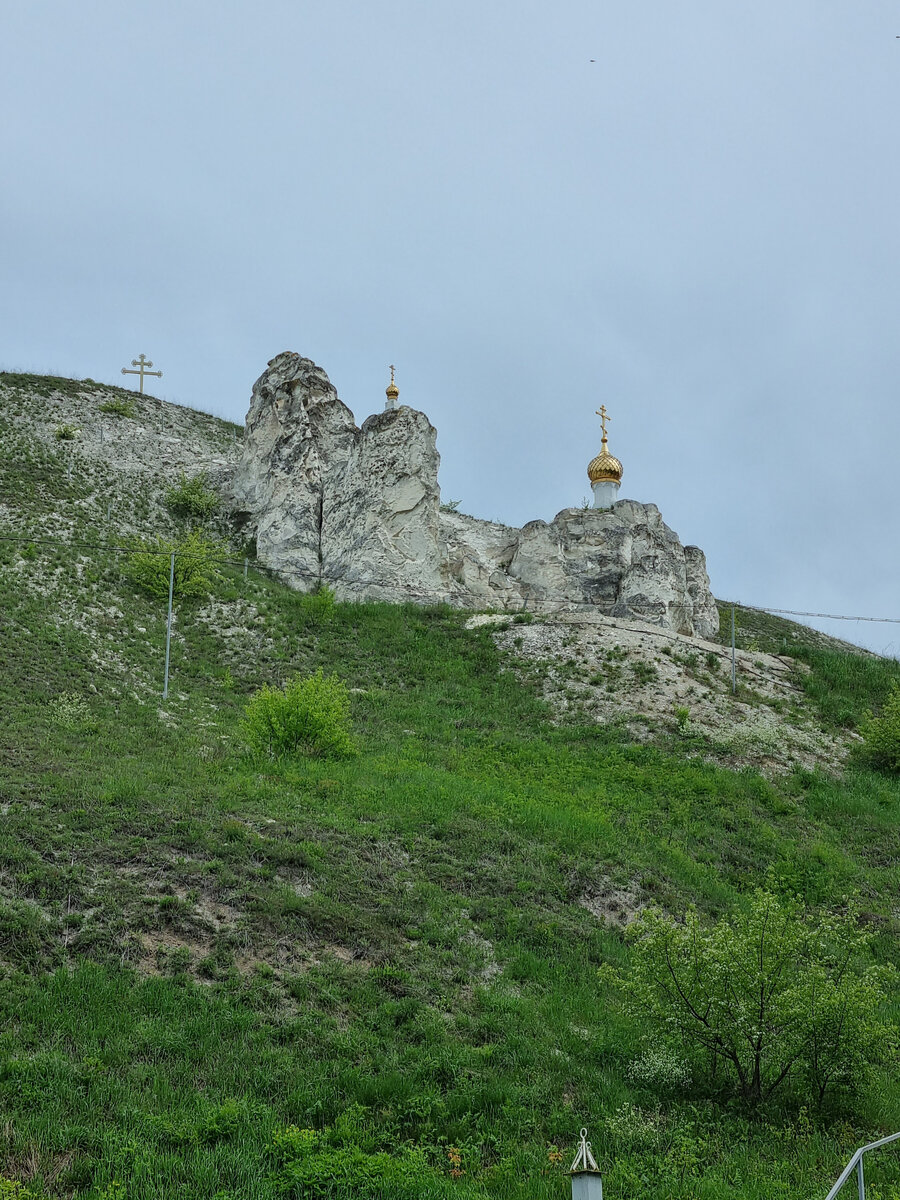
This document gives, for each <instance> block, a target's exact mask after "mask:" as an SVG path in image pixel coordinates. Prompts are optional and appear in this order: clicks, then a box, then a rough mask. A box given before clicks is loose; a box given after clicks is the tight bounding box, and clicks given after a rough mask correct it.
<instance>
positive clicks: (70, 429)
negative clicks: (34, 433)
mask: <svg viewBox="0 0 900 1200" xmlns="http://www.w3.org/2000/svg"><path fill="white" fill-rule="evenodd" d="M79 433H80V430H78V429H76V428H75V426H74V425H57V427H56V430H55V435H54V436H55V437H56V440H57V441H58V442H71V441H74V439H75V438H77V437H78V434H79Z"/></svg>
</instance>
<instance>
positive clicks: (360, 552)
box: [230, 353, 718, 637]
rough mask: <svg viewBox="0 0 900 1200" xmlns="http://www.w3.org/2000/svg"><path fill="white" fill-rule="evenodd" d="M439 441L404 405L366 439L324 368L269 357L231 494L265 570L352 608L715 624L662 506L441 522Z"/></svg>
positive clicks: (702, 627) (696, 629) (370, 425)
mask: <svg viewBox="0 0 900 1200" xmlns="http://www.w3.org/2000/svg"><path fill="white" fill-rule="evenodd" d="M436 437H437V435H436V431H435V429H434V427H433V426H432V425H431V423H430V422H429V420H428V418H427V417H426V416H425V415H424V413H421V412H417V411H416V410H415V409H412V408H409V407H407V406H406V405H401V406H400V407H399V408H396V409H393V410H390V411H387V412H382V413H377V414H375V415H374V416H371V417H369V418H368V419H367V420H366V421H365V422H364V423H363V425H362V427H361V428H358V427H357V426H356V424H355V422H354V420H353V414H352V413H351V412H350V410H349V409H348V408H347V407H346V405H344V404H343V403H342V402H341V401H340V400H339V399H338V396H337V393H336V392H335V390H334V388H333V387H332V385H331V383H330V382H329V380H328V377H327V375H326V374H325V372H324V371H322V370H321V369H320V368H319V367H317V366H316V365H315V363H313V362H311V361H310V360H309V359H307V358H302V357H301V356H300V355H298V354H292V353H284V354H280V355H278V357H277V358H273V359H272V361H271V362H270V363H269V365H268V369H267V370H266V371H265V372H264V374H263V375H262V376H261V377H260V379H258V380H257V382H256V384H255V385H254V388H253V395H252V397H251V402H250V411H249V413H248V415H247V424H246V433H245V440H244V451H243V455H242V458H241V460H240V463H239V465H238V467H237V470H236V472H235V474H234V476H233V479H232V481H231V485H230V486H231V493H232V499H233V503H234V505H235V507H236V508H238V509H241V510H243V511H244V513H245V514H246V519H247V520H248V522H249V524H250V526H251V527H252V528H253V529H254V530H255V533H256V540H257V553H258V555H259V558H260V560H261V561H262V562H264V563H266V564H267V565H269V566H270V567H272V568H274V569H275V570H277V571H278V572H279V573H280V574H281V575H282V576H283V577H284V578H285V579H286V580H287V581H288V582H290V583H292V584H293V585H294V586H296V587H299V588H304V589H306V588H310V587H313V586H315V584H316V583H318V582H319V581H320V580H321V581H324V582H326V583H328V585H329V586H330V587H332V588H333V589H334V590H335V592H336V593H337V595H338V596H339V597H340V598H343V599H383V600H392V601H399V600H416V601H422V602H430V601H445V602H447V603H450V604H453V605H457V606H459V607H467V608H485V607H500V608H508V609H511V610H517V609H521V608H523V607H527V608H530V609H532V610H535V611H580V610H584V609H587V608H588V607H590V608H594V609H595V610H596V611H599V612H602V613H605V614H607V615H610V616H618V617H630V618H636V619H639V620H643V621H647V622H649V623H651V624H655V625H660V626H663V627H665V628H668V629H674V630H676V631H677V632H680V633H686V634H696V635H698V636H702V637H707V636H709V635H710V634H712V633H714V632H715V631H716V630H717V629H718V613H717V611H716V607H715V603H714V601H713V598H712V594H711V593H710V590H709V578H708V576H707V574H706V562H705V559H704V556H703V552H702V551H701V550H699V549H698V548H697V547H696V546H687V547H685V546H682V545H681V542H680V541H679V540H678V537H677V535H676V534H675V533H674V532H673V531H672V530H671V529H669V527H668V526H667V525H666V524H665V523H664V522H663V519H662V517H661V516H660V513H659V509H657V508H656V506H655V505H653V504H638V503H637V502H635V501H633V500H621V501H619V502H618V503H616V504H614V505H613V507H612V508H610V509H606V510H601V509H579V508H566V509H563V510H562V512H560V513H558V514H557V516H556V517H554V519H553V520H552V521H550V522H546V521H531V522H530V523H529V524H527V525H526V526H524V528H522V529H516V528H513V527H511V526H506V525H499V524H496V523H494V522H490V521H481V520H478V519H477V518H475V517H469V516H465V515H464V514H461V513H456V512H442V511H441V508H440V488H439V486H438V468H439V466H440V456H439V454H438V452H437V447H436Z"/></svg>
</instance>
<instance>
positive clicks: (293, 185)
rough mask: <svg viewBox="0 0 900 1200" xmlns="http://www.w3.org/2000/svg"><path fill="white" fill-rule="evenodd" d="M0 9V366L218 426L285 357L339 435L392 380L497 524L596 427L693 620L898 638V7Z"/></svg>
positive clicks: (468, 503)
mask: <svg viewBox="0 0 900 1200" xmlns="http://www.w3.org/2000/svg"><path fill="white" fill-rule="evenodd" d="M2 9H3V12H2V22H0V26H2V37H3V44H4V51H5V53H4V69H3V72H2V74H0V113H2V121H0V285H2V286H0V369H6V370H19V371H36V372H42V373H54V374H63V375H69V376H74V377H84V376H89V377H91V378H93V379H97V380H102V381H107V382H110V383H119V384H122V383H127V382H128V380H126V379H123V378H122V376H121V375H120V369H121V367H123V366H130V364H131V360H132V359H133V358H136V357H137V355H138V354H139V353H145V354H147V356H148V357H149V358H151V359H152V360H153V362H154V363H155V365H156V367H158V368H160V369H162V371H163V377H162V379H159V380H151V381H149V384H148V390H151V391H153V392H154V393H155V394H156V395H159V396H162V397H163V398H166V399H169V400H173V401H176V402H178V403H182V404H189V405H192V406H194V407H198V408H202V409H205V410H207V411H210V412H214V413H216V414H218V415H221V416H225V417H228V418H230V419H232V420H237V421H242V420H243V418H244V415H245V413H246V411H247V407H248V403H249V398H250V391H251V388H252V385H253V382H254V381H255V380H256V378H257V377H258V376H259V375H260V374H261V373H262V372H263V370H264V369H265V366H266V363H267V361H268V360H269V359H270V358H272V357H273V356H274V355H276V354H278V353H280V352H281V351H282V350H295V351H297V352H299V353H300V354H303V355H305V356H307V357H309V358H312V359H314V360H315V361H316V362H317V363H318V364H319V365H320V366H321V367H323V368H324V369H325V371H326V372H327V373H328V375H329V377H330V378H331V380H332V382H333V383H334V385H335V386H336V388H337V390H338V393H339V395H340V396H341V398H342V399H343V400H344V401H345V403H347V404H348V405H349V406H350V408H351V409H352V410H353V412H354V414H355V416H356V419H357V421H358V422H362V420H363V419H364V418H365V417H366V416H367V415H369V413H371V412H374V411H376V410H378V409H380V408H381V407H383V404H384V388H385V386H386V385H387V383H388V380H389V370H388V365H389V364H390V363H394V364H396V368H397V384H398V386H399V388H400V400H401V403H406V404H410V405H412V406H413V407H415V408H421V409H423V410H424V411H425V412H426V413H427V414H428V416H429V417H430V418H431V420H432V422H433V423H434V424H435V426H436V427H437V430H438V449H439V450H440V452H441V456H442V465H441V475H440V482H441V486H442V492H443V496H444V498H445V499H454V500H455V499H458V500H459V501H460V507H461V509H462V510H463V511H466V512H470V513H473V514H475V515H477V516H481V517H485V518H488V519H496V520H502V521H504V522H507V523H509V524H514V525H521V524H523V523H524V522H526V521H529V520H533V519H535V518H543V519H545V520H550V519H552V517H553V516H554V515H555V514H556V513H557V512H558V511H559V510H560V509H562V508H565V507H567V506H569V505H573V504H574V505H579V504H581V503H582V502H583V500H584V499H585V498H586V497H588V496H589V495H590V491H589V485H588V481H587V475H586V467H587V463H588V461H589V459H590V458H591V457H593V455H594V454H596V453H597V452H598V451H599V447H600V423H599V419H598V418H597V417H596V416H595V410H596V409H597V408H599V406H600V404H601V403H603V404H605V405H606V406H607V409H608V410H609V413H610V416H611V420H610V425H609V435H610V449H611V450H612V451H613V453H615V454H616V455H617V456H618V457H619V458H620V459H621V460H622V462H623V464H624V478H623V483H622V489H621V492H620V497H621V498H623V499H624V498H630V499H635V500H640V501H642V502H644V503H655V504H657V505H658V506H659V508H660V510H661V511H662V514H663V518H664V519H665V520H666V522H667V523H668V524H669V525H670V526H671V527H672V528H673V529H675V531H676V532H677V533H678V534H679V536H680V537H681V539H682V541H683V542H685V543H689V544H696V545H699V546H701V547H702V548H703V549H704V550H705V551H706V555H707V561H708V566H709V572H710V577H711V581H712V586H713V590H714V592H715V594H716V595H717V596H719V597H720V598H725V599H734V600H737V601H739V602H742V603H746V604H755V605H761V606H767V607H774V608H786V609H801V610H812V611H815V612H827V613H845V614H852V615H865V616H878V617H897V618H900V604H898V600H897V597H898V593H900V555H898V554H897V550H896V547H897V517H898V513H897V483H898V465H897V446H898V435H900V415H898V406H897V403H896V392H897V381H898V379H900V339H898V336H897V329H898V319H900V206H898V182H900V162H898V140H900V122H898V114H900V40H898V35H900V0H893V2H891V3H887V2H886V0H862V2H861V0H788V2H787V3H786V2H785V0H754V2H753V3H752V4H751V3H748V2H747V0H744V2H743V3H729V2H725V3H723V0H680V2H679V3H678V4H674V3H672V0H616V2H615V3H613V2H611V0H554V3H552V4H550V3H548V2H547V0H541V2H536V0H452V3H451V2H449V0H328V3H322V2H321V0H317V2H316V3H312V2H307V0H255V2H254V3H253V4H251V3H249V0H215V3H213V2H212V0H177V2H172V0H153V3H152V4H151V3H147V2H145V0H129V3H127V4H123V3H122V2H121V0H79V2H78V3H77V4H74V3H72V0H5V3H4V4H3V5H2ZM815 624H817V625H818V626H819V627H820V628H823V629H826V630H827V631H828V632H833V633H836V634H837V635H838V636H844V637H847V638H849V639H851V640H854V641H858V642H859V643H860V644H864V645H868V646H871V647H872V648H874V649H878V650H880V651H882V652H884V653H891V654H898V653H900V624H898V625H887V624H885V625H876V624H871V625H869V624H857V623H855V622H815Z"/></svg>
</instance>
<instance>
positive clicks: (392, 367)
mask: <svg viewBox="0 0 900 1200" xmlns="http://www.w3.org/2000/svg"><path fill="white" fill-rule="evenodd" d="M393 386H394V364H393V363H391V387H393Z"/></svg>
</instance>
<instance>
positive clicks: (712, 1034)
mask: <svg viewBox="0 0 900 1200" xmlns="http://www.w3.org/2000/svg"><path fill="white" fill-rule="evenodd" d="M628 937H629V939H630V940H631V941H632V942H633V943H634V957H633V963H632V969H631V971H630V973H628V974H626V975H623V974H621V973H619V972H616V971H614V970H612V969H610V968H603V969H602V972H601V974H602V975H603V976H605V977H607V978H608V979H610V980H611V981H612V982H614V983H615V984H616V985H617V986H618V987H619V988H620V989H621V991H622V992H623V994H624V996H625V999H626V1006H627V1007H630V1008H633V1010H634V1012H635V1015H640V1017H641V1019H642V1020H644V1021H646V1022H647V1024H648V1027H649V1030H650V1031H652V1034H653V1035H654V1036H655V1038H656V1043H657V1044H660V1042H662V1043H667V1044H668V1045H670V1046H671V1047H672V1049H673V1051H674V1052H675V1053H677V1054H682V1055H685V1056H688V1057H689V1059H690V1061H691V1065H692V1067H693V1074H694V1078H695V1081H696V1082H697V1083H700V1084H705V1085H706V1086H707V1087H708V1088H710V1089H712V1090H714V1091H722V1090H724V1091H730V1092H732V1093H734V1094H736V1095H738V1096H740V1097H741V1098H742V1099H743V1100H744V1101H746V1102H747V1103H749V1104H751V1105H758V1104H760V1103H762V1102H763V1101H766V1100H768V1099H770V1098H771V1097H772V1096H773V1095H774V1094H775V1093H776V1092H777V1091H779V1089H785V1088H786V1087H787V1085H789V1084H790V1085H792V1086H793V1089H794V1091H795V1093H796V1094H797V1096H798V1098H799V1099H801V1100H806V1099H812V1100H813V1101H814V1102H815V1103H817V1104H819V1105H821V1104H822V1102H823V1101H824V1100H825V1098H826V1096H827V1095H828V1094H829V1093H831V1092H834V1091H837V1090H842V1091H844V1092H847V1093H851V1094H852V1093H855V1092H858V1091H859V1090H860V1088H861V1087H862V1086H863V1085H864V1084H865V1083H866V1082H868V1080H869V1077H870V1073H871V1069H872V1068H873V1066H874V1065H875V1064H876V1063H878V1062H882V1063H883V1062H884V1061H885V1060H886V1059H887V1058H888V1057H889V1056H890V1055H891V1054H892V1053H893V1051H894V1047H895V1044H896V1038H895V1030H894V1029H893V1028H892V1027H891V1026H889V1025H888V1024H886V1023H885V1022H884V1021H883V1020H882V1018H881V1016H880V1007H881V1005H882V1002H883V1000H884V984H885V982H886V980H887V979H888V977H890V976H892V974H893V972H892V970H891V969H890V968H886V967H879V966H873V965H871V963H869V964H866V963H864V962H863V959H864V956H865V952H866V949H867V946H868V943H869V940H870V935H868V934H866V933H865V932H863V931H862V930H860V928H859V927H858V922H857V914H856V912H855V910H854V909H853V908H852V906H850V907H848V910H847V911H846V912H844V913H841V914H827V913H826V914H817V915H814V914H812V913H810V912H808V911H806V910H804V909H803V907H802V906H801V904H800V903H799V901H797V900H782V899H780V898H779V897H777V896H775V895H773V894H772V893H770V892H767V891H764V890H762V889H759V890H758V891H757V892H756V893H755V894H754V896H753V899H752V901H751V903H750V905H749V908H748V909H747V911H746V912H745V913H743V914H741V915H739V916H737V917H735V918H734V919H733V920H729V919H723V920H721V921H718V922H717V923H716V924H714V925H706V924H704V923H703V922H702V921H701V919H700V917H699V915H698V914H697V913H696V911H694V910H693V909H691V910H689V911H688V913H687V915H686V917H685V919H684V920H683V921H677V920H675V919H674V918H673V917H670V916H669V915H668V914H665V913H663V912H661V911H660V910H659V909H656V908H650V909H647V910H645V911H644V912H643V913H642V914H641V916H640V917H639V918H638V919H637V920H636V921H634V922H633V924H632V925H631V926H630V928H629V930H628Z"/></svg>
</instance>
